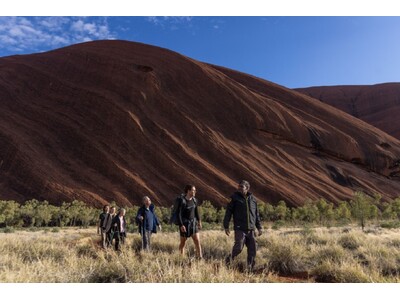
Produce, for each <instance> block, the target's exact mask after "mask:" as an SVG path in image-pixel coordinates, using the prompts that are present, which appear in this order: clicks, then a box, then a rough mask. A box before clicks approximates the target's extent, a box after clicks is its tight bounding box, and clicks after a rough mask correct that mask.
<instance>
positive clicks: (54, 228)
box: [51, 227, 60, 232]
mask: <svg viewBox="0 0 400 300" xmlns="http://www.w3.org/2000/svg"><path fill="white" fill-rule="evenodd" d="M51 232H60V228H59V227H53V229H52V230H51Z"/></svg>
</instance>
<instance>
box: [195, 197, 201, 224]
mask: <svg viewBox="0 0 400 300" xmlns="http://www.w3.org/2000/svg"><path fill="white" fill-rule="evenodd" d="M194 216H195V218H196V219H197V221H198V227H199V229H201V227H202V225H201V219H200V212H199V208H198V206H197V203H196V206H195V208H194Z"/></svg>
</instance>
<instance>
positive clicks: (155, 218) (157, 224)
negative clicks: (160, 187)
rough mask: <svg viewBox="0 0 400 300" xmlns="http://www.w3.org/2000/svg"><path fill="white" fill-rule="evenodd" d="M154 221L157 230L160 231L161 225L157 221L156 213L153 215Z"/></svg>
mask: <svg viewBox="0 0 400 300" xmlns="http://www.w3.org/2000/svg"><path fill="white" fill-rule="evenodd" d="M154 220H155V222H156V226H158V229H160V230H161V223H160V221H159V220H158V218H157V215H156V213H154Z"/></svg>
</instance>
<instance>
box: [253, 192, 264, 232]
mask: <svg viewBox="0 0 400 300" xmlns="http://www.w3.org/2000/svg"><path fill="white" fill-rule="evenodd" d="M254 201H255V202H256V227H257V229H258V235H262V226H261V219H260V213H259V211H258V205H257V201H256V198H254Z"/></svg>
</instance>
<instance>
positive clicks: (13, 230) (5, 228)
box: [1, 227, 15, 233]
mask: <svg viewBox="0 0 400 300" xmlns="http://www.w3.org/2000/svg"><path fill="white" fill-rule="evenodd" d="M1 232H3V233H13V232H15V229H14V227H4V228H1Z"/></svg>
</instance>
